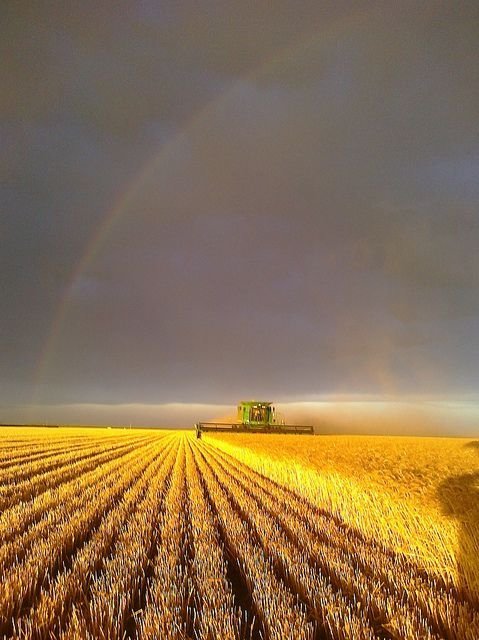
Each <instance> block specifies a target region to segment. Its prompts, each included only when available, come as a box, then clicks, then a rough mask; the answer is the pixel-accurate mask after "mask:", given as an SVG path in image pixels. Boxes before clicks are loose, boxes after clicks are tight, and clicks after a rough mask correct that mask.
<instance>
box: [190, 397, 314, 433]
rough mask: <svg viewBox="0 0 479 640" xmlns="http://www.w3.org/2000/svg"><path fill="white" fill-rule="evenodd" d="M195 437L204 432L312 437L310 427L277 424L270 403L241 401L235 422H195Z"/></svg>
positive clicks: (311, 428) (274, 412)
mask: <svg viewBox="0 0 479 640" xmlns="http://www.w3.org/2000/svg"><path fill="white" fill-rule="evenodd" d="M195 429H196V437H197V438H201V434H202V433H203V432H205V431H223V432H233V433H298V434H299V433H305V434H310V435H314V429H313V427H312V426H311V425H296V424H284V421H280V422H278V420H277V416H276V409H275V407H274V406H273V403H272V402H264V401H259V400H243V401H242V402H240V403H239V404H238V414H237V420H236V421H235V422H197V423H196V424H195Z"/></svg>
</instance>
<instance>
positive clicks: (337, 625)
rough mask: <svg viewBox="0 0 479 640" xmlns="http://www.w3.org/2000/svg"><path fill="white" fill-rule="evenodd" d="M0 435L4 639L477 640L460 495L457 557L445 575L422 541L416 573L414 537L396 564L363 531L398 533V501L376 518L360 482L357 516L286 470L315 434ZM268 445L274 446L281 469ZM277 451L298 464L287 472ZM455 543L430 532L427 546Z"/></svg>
mask: <svg viewBox="0 0 479 640" xmlns="http://www.w3.org/2000/svg"><path fill="white" fill-rule="evenodd" d="M4 433H5V434H6V435H5V436H4V441H3V442H2V448H1V450H0V584H1V588H0V638H2V640H13V639H15V640H477V639H478V638H479V609H478V606H477V603H478V602H479V593H478V592H477V589H475V588H474V585H475V584H477V585H479V563H478V562H477V557H478V556H479V538H478V536H477V530H476V529H477V527H476V529H475V528H474V525H475V524H476V525H479V520H478V518H477V517H476V514H477V505H475V503H474V502H473V501H471V500H469V501H467V500H466V499H465V498H463V494H461V493H458V494H456V496H457V498H456V499H457V502H458V503H460V502H461V500H464V505H465V506H464V507H463V511H461V514H463V515H462V517H463V520H462V521H461V523H460V525H459V526H458V532H459V534H458V535H460V536H462V537H458V543H461V544H462V546H459V548H458V550H456V549H453V548H452V546H450V547H449V549H450V553H451V557H453V554H454V553H455V554H456V556H455V557H457V558H458V564H457V567H458V570H457V574H455V573H454V571H453V568H454V564H453V563H450V564H449V565H448V568H447V570H445V571H441V567H440V566H439V563H436V562H435V560H434V557H433V556H432V557H431V547H430V544H429V542H428V540H427V535H428V532H427V531H424V532H423V533H421V534H420V535H421V536H423V537H422V538H418V540H421V541H422V542H421V544H423V549H424V550H425V551H424V553H426V550H427V553H429V556H428V561H427V562H426V561H425V562H424V563H422V562H420V558H421V556H420V555H419V554H418V553H417V549H418V548H419V546H418V544H417V542H416V543H415V545H416V546H415V547H414V549H415V551H414V553H407V552H406V547H402V546H399V545H397V544H396V543H395V542H394V543H391V544H389V543H388V535H389V534H388V535H381V536H375V535H373V532H374V531H382V532H386V531H387V527H388V523H389V522H391V523H392V525H393V526H397V522H400V523H401V522H403V518H404V514H402V513H401V514H400V515H399V517H398V521H397V522H394V521H393V518H394V517H395V515H396V514H397V509H398V508H400V507H401V504H402V503H400V502H397V501H390V502H389V503H388V502H387V496H386V494H384V495H383V496H382V497H380V499H379V506H378V505H373V503H372V502H371V500H372V497H373V496H374V495H376V494H373V493H367V492H368V489H366V494H367V495H366V497H364V496H362V494H361V493H360V491H359V489H358V487H357V485H356V489H355V491H357V494H355V496H357V497H358V513H356V514H352V513H351V505H352V504H353V502H352V498H351V496H348V497H347V499H344V500H343V498H342V496H341V493H340V492H341V490H343V489H344V487H345V486H349V487H352V486H353V484H352V483H351V482H349V481H343V480H342V479H341V478H339V479H338V483H337V485H335V484H334V482H333V481H332V480H331V479H329V480H327V481H325V483H324V484H323V485H322V484H321V483H322V480H323V477H322V476H321V474H320V473H318V472H317V471H316V470H315V469H312V470H311V469H309V468H306V467H302V466H301V465H299V463H298V464H296V462H295V460H296V459H301V456H302V455H303V454H302V449H301V447H302V446H306V445H308V443H311V447H313V446H314V442H316V440H315V439H309V438H308V439H306V438H304V437H301V436H284V437H281V436H276V437H270V436H269V435H266V434H265V435H261V434H246V435H245V436H244V440H243V441H244V442H245V444H244V446H243V448H242V447H241V446H238V444H237V443H238V442H241V436H240V439H238V440H233V436H228V437H229V438H231V442H232V444H231V445H230V444H228V443H229V442H230V441H229V440H228V437H227V438H225V440H224V441H223V440H222V439H221V437H219V436H216V435H215V436H214V437H210V436H209V435H208V436H206V437H205V438H204V439H201V440H197V439H196V438H194V437H193V436H192V434H186V433H180V432H176V433H175V432H172V431H169V432H157V431H146V430H140V431H138V432H135V431H131V432H130V431H128V432H126V431H124V430H121V431H118V432H115V431H114V430H113V429H111V430H106V429H98V430H95V429H88V430H87V429H80V428H74V429H71V430H68V429H51V430H48V429H42V428H30V429H23V430H22V429H20V428H19V429H12V428H7V429H6V431H5V432H4ZM248 436H249V437H250V438H249V440H248ZM249 442H253V444H254V446H253V449H254V451H253V453H251V454H249V453H248V451H250V450H249V449H248V448H247V443H249ZM275 442H276V443H277V445H276V446H280V445H281V446H282V447H284V452H281V456H282V457H281V456H279V455H278V459H279V460H280V462H279V463H278V466H277V467H276V466H275V465H276V462H275V458H274V455H273V456H270V455H269V453H270V450H269V449H268V447H270V446H271V444H270V443H275ZM317 442H318V445H317V446H318V449H317V450H318V451H319V452H321V451H322V449H321V446H320V445H321V444H322V441H320V440H319V439H318V440H317ZM401 442H402V441H401ZM3 445H4V446H3ZM413 445H414V447H415V449H414V450H415V451H418V450H419V449H418V448H417V445H416V444H415V443H413ZM476 445H477V443H476V444H474V443H473V446H474V447H476V448H477V449H478V450H479V446H476ZM375 446H376V445H375ZM398 446H399V445H398ZM402 446H403V445H402V444H401V447H402ZM411 446H412V445H411ZM454 446H456V448H457V445H454V443H450V444H449V445H448V447H449V448H447V449H444V450H445V451H451V450H454ZM465 446H470V445H468V444H467V443H466V445H465ZM435 450H436V451H438V450H440V444H438V445H437V447H436V449H435ZM288 451H291V452H294V455H295V456H297V458H292V460H291V465H290V467H288V464H286V463H285V462H284V458H285V456H286V455H287V452H288ZM474 452H475V451H474ZM273 454H274V452H273ZM292 455H293V454H292ZM304 455H306V454H304ZM318 455H319V454H318ZM310 459H311V458H308V460H310ZM425 459H426V460H427V459H428V458H425ZM458 459H461V458H460V457H458ZM433 464H434V462H431V465H433ZM295 465H296V466H295ZM430 468H432V466H431V467H430ZM308 474H310V475H308ZM468 474H469V475H468V476H467V481H468V482H469V481H470V478H471V477H472V478H476V477H477V478H479V472H478V473H477V474H475V472H473V471H469V472H468ZM399 475H400V474H399ZM463 475H464V474H463ZM401 477H402V476H401ZM461 477H462V476H460V475H458V476H457V478H456V482H459V480H458V479H460V478H461ZM478 482H479V480H478ZM302 483H303V484H302ZM318 487H321V488H320V489H318ZM326 487H328V488H331V490H332V491H335V492H336V493H335V497H334V500H329V498H328V494H327V492H326V489H325V488H326ZM477 489H479V485H478V486H477ZM316 490H318V491H319V492H320V495H317V494H316V493H315V491H316ZM421 495H422V494H421ZM474 495H476V497H477V496H478V495H479V494H477V491H476V494H474ZM385 496H386V497H385ZM335 501H336V502H335ZM335 505H336V506H335ZM338 505H345V507H346V514H347V515H346V516H345V517H343V512H342V511H341V509H340V508H339V507H338ZM398 505H399V506H398ZM458 506H459V504H458ZM383 507H384V510H383V511H382V512H381V508H383ZM453 508H456V505H453ZM361 510H362V511H361ZM405 513H407V514H409V513H416V514H420V512H419V511H418V510H416V511H414V509H411V508H410V507H409V506H407V508H406V511H405ZM371 514H374V517H375V518H382V520H381V522H378V523H377V524H376V523H374V522H371V518H372V517H373V516H372V515H371ZM417 517H418V518H419V517H420V515H417ZM363 520H364V523H365V524H364V526H363V524H362V523H363ZM424 522H425V523H427V524H428V525H430V524H431V522H434V520H433V519H432V518H431V517H430V514H429V515H427V516H426V517H425V521H424ZM436 522H445V519H443V520H442V521H441V520H436ZM410 530H411V531H413V530H414V531H419V529H418V523H414V526H413V527H412V528H411V529H410ZM408 531H409V529H408ZM395 535H396V534H394V536H395ZM417 535H419V534H417ZM450 535H451V534H450V530H449V532H448V533H447V536H449V538H448V537H447V536H444V537H443V538H441V532H440V531H438V530H435V531H434V532H433V539H434V540H443V541H447V540H451V539H452V538H451V537H450ZM394 536H392V537H393V538H394ZM401 536H402V534H401V535H398V537H396V538H395V540H396V541H399V540H400V539H401ZM448 544H450V543H448ZM446 551H447V550H446ZM444 553H445V548H442V549H441V554H442V555H441V557H445V556H444ZM461 553H462V555H460V554H461ZM446 555H447V553H446ZM451 567H452V568H451ZM465 569H467V571H466V570H465ZM460 571H462V573H460ZM466 575H467V581H466V579H465V576H466Z"/></svg>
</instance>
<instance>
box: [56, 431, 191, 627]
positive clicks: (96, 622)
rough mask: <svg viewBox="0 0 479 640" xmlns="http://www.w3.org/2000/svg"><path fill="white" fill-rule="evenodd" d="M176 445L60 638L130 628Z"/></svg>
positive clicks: (147, 564)
mask: <svg viewBox="0 0 479 640" xmlns="http://www.w3.org/2000/svg"><path fill="white" fill-rule="evenodd" d="M177 449H178V443H177V442H176V443H175V444H174V446H173V447H172V448H171V450H169V451H168V454H167V456H166V458H165V459H164V461H163V464H161V466H160V468H159V469H158V471H157V472H156V473H155V474H153V477H152V478H151V479H150V483H149V486H148V489H147V492H146V494H145V495H144V496H143V498H142V499H141V501H140V502H139V503H137V505H136V509H135V511H134V513H133V515H132V517H131V518H130V520H129V521H128V523H127V524H126V525H125V526H124V527H122V528H121V530H120V532H119V535H118V538H117V541H116V544H115V549H114V553H113V554H112V555H111V556H109V557H107V558H106V559H105V562H104V563H103V566H102V571H101V574H100V575H99V576H98V578H97V579H96V580H93V581H92V583H91V585H90V589H89V591H88V593H87V597H86V598H85V602H84V604H83V605H81V604H80V605H79V606H75V605H74V606H73V612H74V613H73V615H72V617H71V620H70V624H69V625H68V627H67V628H66V629H65V631H64V632H63V634H62V636H61V637H62V638H79V637H81V638H100V639H102V640H115V639H121V638H124V637H125V634H126V635H128V636H130V635H131V634H132V632H133V631H134V629H135V618H136V616H137V615H138V613H137V612H138V610H139V609H140V608H141V606H142V600H143V594H144V591H145V588H146V579H147V574H148V572H149V567H150V565H151V561H152V555H153V553H154V549H155V535H154V532H155V525H156V522H157V520H158V518H159V515H160V513H161V510H162V508H163V501H164V497H165V491H166V485H167V478H168V477H169V476H170V475H171V472H172V468H173V464H174V461H175V459H176V457H177Z"/></svg>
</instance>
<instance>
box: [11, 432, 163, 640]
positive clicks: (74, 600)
mask: <svg viewBox="0 0 479 640" xmlns="http://www.w3.org/2000/svg"><path fill="white" fill-rule="evenodd" d="M172 446H173V443H171V442H170V443H163V444H162V445H161V446H158V445H157V446H156V447H155V448H154V449H153V450H150V451H143V452H141V455H138V456H137V459H136V460H135V461H134V462H133V464H132V465H131V467H130V472H129V473H130V476H131V478H136V480H135V481H133V482H132V483H131V485H129V486H128V488H127V489H126V491H125V493H124V495H123V497H122V499H121V500H120V501H118V503H117V505H116V506H115V507H114V508H113V509H112V510H111V511H110V512H108V513H105V516H104V518H103V520H102V521H101V523H100V525H99V526H98V528H97V529H96V530H95V531H94V532H93V535H92V536H91V538H90V540H89V541H88V542H87V543H86V544H85V545H84V546H83V547H82V548H81V549H80V550H79V551H78V553H77V554H76V555H75V557H74V558H73V560H72V562H71V566H70V568H69V569H68V570H67V571H64V572H61V573H60V574H59V575H58V576H57V577H56V579H55V581H54V582H53V583H52V584H51V585H50V588H49V589H46V590H43V591H42V593H41V595H40V598H39V599H38V600H37V601H36V603H35V605H34V607H33V608H32V610H31V611H30V612H29V614H28V615H27V616H24V617H23V618H22V619H20V621H19V623H18V627H17V628H18V635H19V638H21V639H22V640H27V638H28V639H30V640H47V639H48V638H51V637H52V636H54V637H58V636H59V634H60V633H61V631H62V630H63V629H65V628H66V626H67V622H68V620H69V619H70V614H71V608H72V605H75V606H76V607H77V609H80V608H81V606H82V603H84V602H85V600H86V599H88V597H89V593H90V590H91V588H92V585H93V584H94V582H95V581H97V580H99V579H100V577H101V575H102V569H103V566H104V562H105V558H106V557H109V556H110V557H113V556H114V555H115V552H116V545H117V542H118V539H119V535H120V532H121V531H122V530H124V529H125V528H127V527H128V525H129V522H130V521H131V519H132V518H133V516H134V513H135V511H136V509H137V505H138V504H141V503H142V500H143V499H144V496H145V494H146V492H147V490H148V488H149V486H150V484H151V483H152V482H153V481H154V479H155V476H156V475H157V474H158V473H160V472H161V467H162V466H163V465H164V464H165V460H166V458H167V456H168V453H169V452H170V450H171V447H172ZM138 453H140V452H138Z"/></svg>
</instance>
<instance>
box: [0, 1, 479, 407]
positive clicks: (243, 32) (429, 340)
mask: <svg viewBox="0 0 479 640" xmlns="http://www.w3.org/2000/svg"><path fill="white" fill-rule="evenodd" d="M398 6H399V7H400V8H399V9H398ZM0 60H1V64H0V87H1V91H0V243H1V244H0V265H1V272H0V273H1V276H0V277H1V302H2V310H1V314H0V338H1V358H0V394H1V395H0V405H2V406H3V407H4V408H5V407H9V406H13V405H19V406H23V405H28V404H30V403H35V404H41V403H48V404H65V403H66V404H69V403H104V404H109V403H163V402H218V403H224V404H229V403H235V402H236V400H237V399H239V398H240V397H242V396H246V397H248V396H265V397H266V398H272V399H277V398H283V399H290V400H294V399H304V398H313V397H318V396H319V395H322V394H343V395H346V396H347V395H348V394H351V395H355V396H357V395H359V396H361V397H362V396H364V394H369V395H373V396H383V395H387V396H391V395H393V396H395V397H402V396H406V395H415V394H416V395H420V396H434V397H442V398H447V397H457V396H461V397H464V396H467V397H469V396H473V395H475V394H476V392H477V389H478V382H479V207H478V202H479V200H478V199H479V135H478V131H479V5H478V3H477V2H454V3H452V2H451V3H447V2H444V3H442V2H416V3H408V2H404V3H397V2H394V3H390V4H388V3H371V4H369V3H366V2H364V3H355V2H347V3H344V2H316V1H314V2H301V1H300V2H297V1H290V2H285V1H279V2H275V3H269V2H262V1H260V2H251V3H249V2H246V3H244V2H237V1H235V2H227V1H221V2H202V3H197V2H182V1H179V0H175V1H171V2H160V1H157V2H154V1H153V0H147V1H141V2H140V1H139V2H134V1H130V0H129V1H128V2H123V3H122V2H119V3H118V2H115V3H113V2H88V1H84V2H81V3H76V2H72V3H68V2H67V3H65V2H54V1H49V2H31V1H28V2H21V1H16V2H13V1H12V2H9V1H6V2H2V3H1V5H0ZM115 203H116V207H117V214H116V215H113V216H112V215H111V212H112V210H113V208H114V207H115ZM108 216H110V218H109V219H110V221H111V222H110V225H109V226H108V228H107V229H106V230H104V232H103V234H102V236H101V238H100V239H99V240H98V241H97V244H96V245H94V239H95V236H96V234H97V232H98V229H99V228H101V225H102V222H103V223H104V221H105V220H107V219H108ZM92 239H93V244H92ZM92 246H94V247H95V249H94V251H91V248H92ZM89 251H90V257H89V258H88V259H86V260H85V259H83V258H84V256H85V254H88V252H89ZM82 259H83V261H82ZM79 264H81V265H82V266H81V268H78V265H79Z"/></svg>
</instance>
